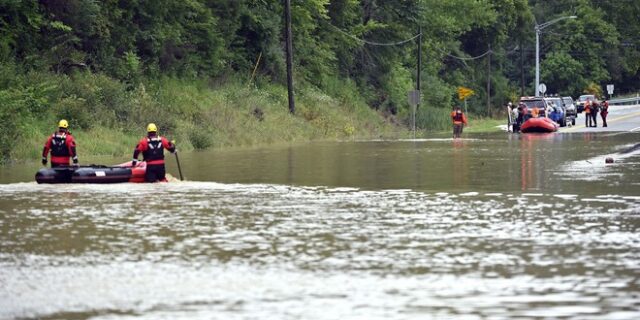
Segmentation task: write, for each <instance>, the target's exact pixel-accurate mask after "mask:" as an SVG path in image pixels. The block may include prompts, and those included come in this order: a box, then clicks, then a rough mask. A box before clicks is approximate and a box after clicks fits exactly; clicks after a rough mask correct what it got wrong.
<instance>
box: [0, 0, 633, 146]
mask: <svg viewBox="0 0 640 320" xmlns="http://www.w3.org/2000/svg"><path fill="white" fill-rule="evenodd" d="M283 2H284V1H276V0H180V1H178V0H153V1H151V0H126V1H125V0H101V1H98V0H65V1H55V0H39V1H35V0H33V1H23V0H0V64H1V65H0V67H1V68H2V73H3V76H2V77H0V104H1V105H0V108H1V109H0V116H2V119H3V122H5V123H6V121H4V120H7V119H8V120H9V121H12V120H15V119H19V118H25V117H27V118H28V117H36V118H37V115H38V114H40V113H42V112H45V111H51V110H54V111H55V110H58V111H59V112H58V113H57V114H56V115H59V116H63V115H64V113H65V112H66V113H69V112H74V110H75V109H87V108H89V109H91V110H90V112H91V114H93V115H95V114H97V115H101V116H102V117H103V118H105V119H110V121H116V120H122V121H130V120H131V116H132V115H133V114H134V112H135V110H137V109H139V108H142V107H141V106H135V107H132V108H124V107H123V106H128V105H130V104H131V101H133V100H132V99H133V98H131V96H132V95H133V94H134V93H135V92H137V90H140V85H141V84H144V83H146V82H148V80H150V79H158V78H162V77H170V78H179V79H183V80H185V79H186V80H188V79H192V80H196V79H198V80H205V81H209V83H210V84H211V86H213V87H215V85H216V84H220V83H224V82H225V81H227V80H228V79H231V78H233V79H249V78H250V76H251V75H252V72H253V71H254V68H256V67H257V75H256V79H257V80H256V81H255V82H252V83H253V84H255V85H257V86H259V85H260V83H270V82H271V83H276V84H283V83H284V79H285V67H284V61H285V59H284V49H283V48H284V46H283V21H284V17H283V12H284V10H283ZM292 6H293V41H294V63H295V77H296V84H297V85H298V86H307V87H314V88H317V89H318V90H321V91H323V92H325V93H326V94H328V95H329V96H336V95H339V94H342V95H344V92H343V91H344V90H345V88H352V89H353V92H351V93H352V94H357V95H359V96H360V97H361V98H362V99H363V101H365V102H366V103H367V104H368V105H369V106H370V107H371V108H373V109H376V110H379V111H381V112H383V113H385V114H389V115H391V114H393V115H396V117H397V118H398V119H400V120H401V121H404V122H405V123H408V120H407V119H408V118H409V117H408V110H409V106H408V104H407V91H408V90H411V89H412V88H413V87H414V86H415V83H416V74H417V73H416V67H417V54H418V39H420V38H415V39H413V40H411V41H404V40H407V39H412V38H413V37H414V36H415V35H416V34H417V33H418V32H419V31H418V30H422V33H423V37H422V38H421V39H422V42H421V44H422V61H423V65H422V70H421V89H422V92H423V96H422V97H423V103H422V105H421V107H420V112H421V115H420V116H419V117H418V121H419V124H418V125H419V127H421V128H429V127H430V126H433V124H432V122H430V121H429V120H428V119H429V118H433V117H430V116H429V114H428V113H430V111H428V110H434V109H433V108H441V109H448V108H450V107H451V106H452V105H453V104H456V103H459V101H457V96H456V94H455V92H456V88H457V87H459V86H464V87H469V88H472V89H473V90H474V91H475V92H476V94H475V95H474V96H472V97H471V98H470V100H469V101H468V103H469V108H470V111H472V112H474V113H476V114H487V113H488V114H489V115H491V114H492V113H495V112H496V111H497V110H501V109H502V108H500V106H501V105H504V103H506V101H508V100H513V99H515V98H516V97H517V96H519V95H530V94H532V93H533V86H534V85H533V82H534V72H535V69H534V68H535V33H534V25H535V24H536V21H537V22H538V23H543V22H545V21H550V20H553V19H555V18H558V17H563V16H569V15H576V16H577V19H567V20H563V21H561V22H558V23H557V24H554V25H553V26H550V27H548V28H546V29H544V32H543V33H542V35H541V48H540V52H541V61H542V63H541V78H542V82H544V83H546V84H547V87H548V88H549V89H548V91H549V92H551V93H559V94H562V95H573V96H576V95H578V94H581V93H582V92H583V91H584V90H585V89H587V88H589V87H592V88H593V87H594V86H595V87H598V86H599V87H602V86H604V85H606V84H609V83H612V84H615V86H616V93H630V92H636V91H637V90H638V89H639V88H640V46H639V44H640V39H639V38H638V34H640V20H638V19H636V17H638V16H640V1H637V0H617V1H602V0H557V1H542V0H529V1H527V0H449V1H441V0H398V1H381V0H292ZM33 72H40V74H42V72H49V73H53V74H57V75H64V76H70V77H74V74H83V73H91V74H96V75H101V76H100V77H107V78H109V79H111V80H110V81H117V82H120V83H122V84H123V85H124V88H125V89H124V90H125V91H127V90H128V92H130V93H129V94H128V95H127V94H118V95H115V94H114V95H109V93H110V92H111V91H113V90H111V89H113V88H111V89H110V87H109V84H110V83H112V82H110V81H103V84H104V85H105V86H106V87H104V88H103V87H100V86H99V85H98V84H95V83H94V84H91V83H89V84H87V86H89V88H88V89H87V90H93V91H92V92H90V93H83V92H82V91H77V90H76V91H73V90H60V86H64V85H65V82H63V83H57V81H49V82H46V81H43V82H38V81H37V79H33V78H34V77H35V76H34V75H33V74H31V75H29V74H30V73H33ZM83 77H84V78H83V79H86V77H87V76H86V75H85V76H83ZM100 77H99V78H100ZM27 78H28V79H30V80H29V81H20V79H23V80H24V79H27ZM36 78H37V77H36ZM66 85H69V84H68V83H66ZM92 85H94V86H96V85H97V86H98V87H91V86H92ZM110 90H111V91H110ZM69 92H74V93H73V94H71V93H69ZM55 95H57V96H55ZM53 96H55V97H53ZM127 97H129V98H131V99H129V98H127ZM92 99H93V101H91V100H92ZM118 99H119V100H118ZM87 101H89V102H87ZM283 107H284V106H283ZM74 108H75V109H74ZM425 110H427V111H425ZM75 111H77V112H80V111H82V110H75ZM84 111H86V110H84ZM164 112H172V111H171V110H166V111H164ZM439 114H440V113H439ZM139 120H143V119H139ZM75 121H76V122H77V123H76V125H79V126H81V127H82V126H85V127H89V126H91V124H90V122H91V121H90V120H89V119H85V120H82V119H79V120H78V119H76V120H75ZM83 121H84V123H82V122H83ZM14 129H15V128H7V127H5V128H4V129H2V130H3V132H2V134H3V136H4V137H9V138H12V139H13V138H15V137H13V136H12V135H15V134H16V133H15V132H17V131H19V130H14ZM0 151H2V150H0ZM2 154H5V152H2Z"/></svg>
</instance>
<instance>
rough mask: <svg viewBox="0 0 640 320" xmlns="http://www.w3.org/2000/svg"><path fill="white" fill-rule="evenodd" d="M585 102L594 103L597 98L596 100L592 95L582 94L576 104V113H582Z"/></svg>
mask: <svg viewBox="0 0 640 320" xmlns="http://www.w3.org/2000/svg"><path fill="white" fill-rule="evenodd" d="M587 101H591V102H594V101H595V102H597V101H598V98H596V96H595V95H592V94H583V95H581V96H580V97H579V98H578V100H577V102H576V111H577V112H578V113H582V111H584V104H585V102H587Z"/></svg>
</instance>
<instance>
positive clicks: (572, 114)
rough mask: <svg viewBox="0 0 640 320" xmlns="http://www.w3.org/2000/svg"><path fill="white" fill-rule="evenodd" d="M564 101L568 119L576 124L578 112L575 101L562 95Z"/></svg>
mask: <svg viewBox="0 0 640 320" xmlns="http://www.w3.org/2000/svg"><path fill="white" fill-rule="evenodd" d="M562 102H563V103H564V113H565V115H566V117H567V121H571V125H573V126H575V125H576V117H577V116H578V112H577V110H576V105H575V104H574V102H573V98H571V97H562Z"/></svg>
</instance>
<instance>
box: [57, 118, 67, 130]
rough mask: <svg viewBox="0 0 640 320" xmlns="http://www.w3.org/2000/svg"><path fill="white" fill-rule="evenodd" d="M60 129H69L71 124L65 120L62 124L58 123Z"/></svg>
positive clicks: (61, 121)
mask: <svg viewBox="0 0 640 320" xmlns="http://www.w3.org/2000/svg"><path fill="white" fill-rule="evenodd" d="M58 128H65V129H67V128H69V122H67V120H65V119H62V120H60V122H58Z"/></svg>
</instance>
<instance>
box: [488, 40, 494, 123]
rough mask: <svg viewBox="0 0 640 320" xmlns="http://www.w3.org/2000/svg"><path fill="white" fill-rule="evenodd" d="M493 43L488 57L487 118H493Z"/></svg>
mask: <svg viewBox="0 0 640 320" xmlns="http://www.w3.org/2000/svg"><path fill="white" fill-rule="evenodd" d="M492 54H493V53H492V52H491V43H489V54H488V55H487V59H488V61H487V69H488V70H487V116H489V117H491V55H492Z"/></svg>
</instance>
